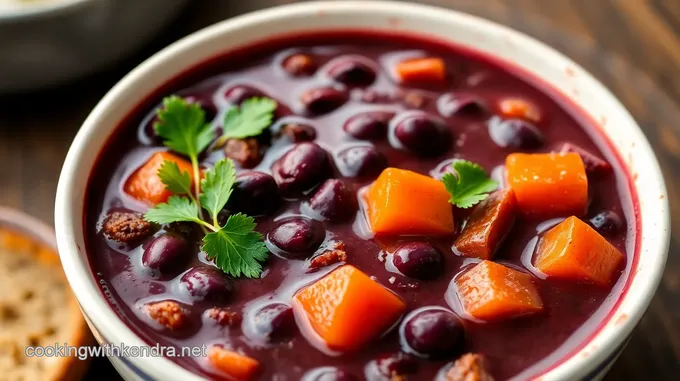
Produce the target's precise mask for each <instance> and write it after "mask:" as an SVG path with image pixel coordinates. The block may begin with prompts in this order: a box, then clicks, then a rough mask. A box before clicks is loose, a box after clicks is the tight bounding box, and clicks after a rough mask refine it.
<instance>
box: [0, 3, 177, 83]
mask: <svg viewBox="0 0 680 381" xmlns="http://www.w3.org/2000/svg"><path fill="white" fill-rule="evenodd" d="M185 3H187V1H186V0H143V1H140V0H33V1H32V2H30V3H27V4H24V5H21V6H17V5H10V4H0V47H2V48H1V52H0V93H7V92H14V91H25V90H33V89H36V88H39V87H43V86H53V85H56V84H59V83H62V82H64V81H67V80H70V79H73V78H76V77H79V76H83V75H85V74H89V73H92V72H93V71H95V70H97V69H100V68H102V67H104V66H106V65H107V64H111V63H113V62H115V61H117V60H120V59H121V58H123V56H124V55H125V54H127V53H129V52H131V51H133V50H134V49H136V48H138V47H140V46H141V44H143V43H144V42H145V41H147V40H148V38H150V37H151V36H152V35H153V33H154V32H156V31H157V30H158V29H159V28H160V27H161V26H163V25H164V24H166V23H167V22H168V21H169V20H170V19H171V18H172V17H174V16H175V15H176V14H177V12H178V11H179V10H180V9H181V6H182V5H184V4H185Z"/></svg>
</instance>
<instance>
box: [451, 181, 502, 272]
mask: <svg viewBox="0 0 680 381" xmlns="http://www.w3.org/2000/svg"><path fill="white" fill-rule="evenodd" d="M514 221H515V195H514V193H513V192H512V189H501V190H498V191H496V192H494V193H492V194H491V195H489V197H488V198H487V199H486V200H484V201H482V202H481V203H480V204H479V205H477V206H476V207H475V209H474V210H473V211H472V214H471V215H470V219H469V220H468V221H467V223H466V224H465V228H464V229H463V231H462V232H461V233H460V235H459V236H458V237H456V240H455V241H454V242H453V247H454V248H455V250H456V251H458V252H459V253H460V254H462V255H464V256H466V257H474V258H480V259H491V257H492V256H493V254H494V252H495V251H496V249H497V248H498V245H499V244H500V243H501V241H502V240H503V238H505V236H506V235H507V234H508V232H509V231H510V228H512V224H513V222H514Z"/></svg>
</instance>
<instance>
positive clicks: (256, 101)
mask: <svg viewBox="0 0 680 381" xmlns="http://www.w3.org/2000/svg"><path fill="white" fill-rule="evenodd" d="M276 107H277V103H276V101H275V100H273V99H271V98H265V97H253V98H249V99H246V100H245V101H243V103H241V106H240V107H239V106H232V107H231V108H230V109H229V110H227V112H226V114H225V115H224V134H222V136H221V137H220V138H219V139H218V140H217V143H216V144H215V145H216V146H218V147H221V146H223V145H224V144H225V143H226V142H227V140H229V139H245V138H249V137H251V136H257V135H259V134H261V133H262V131H264V130H265V129H266V128H267V127H269V125H271V124H272V118H273V117H274V111H275V110H276Z"/></svg>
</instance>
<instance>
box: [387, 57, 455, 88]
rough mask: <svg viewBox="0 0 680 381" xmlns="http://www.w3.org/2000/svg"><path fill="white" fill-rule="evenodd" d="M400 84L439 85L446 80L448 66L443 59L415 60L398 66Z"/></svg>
mask: <svg viewBox="0 0 680 381" xmlns="http://www.w3.org/2000/svg"><path fill="white" fill-rule="evenodd" d="M396 72H397V77H398V78H399V81H400V82H420V83H424V82H427V83H437V82H442V81H444V80H445V79H446V64H445V63H444V60H442V59H441V58H431V57H426V58H414V59H410V60H406V61H402V62H400V63H398V64H397V66H396Z"/></svg>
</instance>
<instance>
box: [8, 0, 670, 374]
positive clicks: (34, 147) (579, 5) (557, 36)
mask: <svg viewBox="0 0 680 381" xmlns="http://www.w3.org/2000/svg"><path fill="white" fill-rule="evenodd" d="M288 2H292V1H285V0H283V1H281V0H279V1H276V0H251V1H237V0H234V1H227V0H204V1H201V2H194V4H192V5H191V6H190V7H188V8H187V10H186V11H185V12H184V14H183V15H182V16H181V18H180V19H178V20H176V21H175V22H174V24H173V25H172V26H171V27H169V28H167V29H166V31H165V32H163V33H162V34H161V35H160V36H158V37H157V38H156V39H155V40H154V41H152V42H151V43H150V44H148V45H147V46H146V47H145V48H144V49H143V51H141V52H139V53H137V54H136V55H135V56H134V57H131V58H129V59H127V60H125V61H124V62H122V63H120V64H118V65H117V66H116V67H113V68H109V69H108V70H106V71H103V72H101V73H98V74H96V75H93V76H90V77H88V78H85V79H82V80H79V81H76V82H75V83H72V84H68V85H64V86H62V87H60V88H58V89H52V90H47V91H41V92H37V93H30V94H23V95H13V96H5V97H0V179H1V180H0V204H2V205H8V206H13V207H17V208H19V209H23V210H25V211H27V212H28V213H31V214H33V215H35V216H37V217H39V218H41V219H43V220H44V221H46V222H49V223H52V218H53V211H52V210H53V203H54V191H55V189H56V183H57V179H58V175H59V171H60V169H61V161H62V160H63V158H64V156H65V154H66V151H67V149H68V146H69V144H70V141H71V139H72V138H73V136H74V134H75V133H76V131H77V129H78V127H79V125H80V123H81V122H82V121H83V120H84V118H85V117H86V116H87V113H88V112H89V110H91V109H92V107H93V106H94V105H95V104H96V102H97V101H98V100H99V98H101V96H102V95H103V94H104V93H105V92H106V91H107V89H109V88H110V87H111V86H112V85H113V84H114V83H115V82H116V81H117V80H118V79H120V78H121V77H122V76H123V75H124V74H125V73H127V72H128V71H129V70H130V69H131V68H133V67H134V66H135V65H136V64H137V63H139V62H140V61H141V60H142V59H144V58H146V57H148V56H149V55H151V54H153V53H154V52H155V51H157V50H159V49H161V48H162V47H164V46H166V45H167V44H169V43H171V42H172V41H174V40H176V39H177V38H179V37H182V36H184V35H186V34H188V33H190V32H192V31H195V30H197V29H199V28H201V27H203V26H206V25H209V24H211V23H214V22H217V21H219V20H222V19H224V18H227V17H229V16H233V15H237V14H240V13H244V12H247V11H250V10H254V9H259V8H263V7H266V6H270V5H273V4H282V3H288ZM421 2H424V3H430V4H434V5H440V6H445V7H451V8H455V9H460V10H463V11H466V12H469V13H472V14H475V15H479V16H482V17H486V18H489V19H491V20H494V21H498V22H501V23H504V24H507V25H510V26H512V27H514V28H516V29H519V30H521V31H524V32H526V33H528V34H530V35H533V36H535V37H537V38H538V39H540V40H543V41H545V42H547V43H549V44H551V45H553V46H555V47H556V48H558V49H559V50H561V51H563V52H564V53H566V54H567V55H569V56H570V57H571V58H573V59H574V60H576V61H577V62H579V63H580V64H582V65H583V66H584V67H586V68H587V69H588V70H590V71H591V72H593V74H595V76H596V77H598V78H599V79H600V80H602V81H603V82H604V83H605V84H606V85H607V86H608V87H609V88H610V89H611V90H612V91H613V92H614V93H615V94H616V95H617V96H618V97H619V98H620V99H621V100H622V101H623V103H624V104H625V105H626V106H627V107H628V108H629V110H630V111H631V113H632V114H633V115H634V116H635V117H636V119H637V120H638V121H639V123H640V124H641V125H642V127H643V129H644V131H645V134H646V135H647V137H648V139H649V140H650V142H651V144H652V146H653V147H654V149H655V152H656V154H657V156H658V158H659V161H660V162H661V165H662V168H663V171H664V173H665V175H666V181H667V186H668V191H669V197H670V201H671V209H672V223H673V238H672V243H671V250H670V255H669V258H668V265H667V269H666V272H665V274H664V277H663V280H662V283H661V286H660V288H659V291H658V292H657V295H656V297H655V298H654V300H653V301H652V304H651V306H650V308H649V311H648V313H647V314H646V316H645V317H644V319H643V320H642V322H641V323H640V325H639V327H638V328H637V329H636V331H635V332H634V334H633V336H632V338H631V341H630V344H629V345H628V347H627V348H626V349H625V351H624V352H623V354H622V355H621V358H620V359H619V361H618V362H617V363H616V364H615V365H614V367H613V369H612V370H611V372H610V373H609V375H608V376H607V378H606V379H607V380H608V381H614V380H678V379H680V258H679V257H678V255H677V252H678V249H680V176H677V173H679V172H680V111H679V105H680V75H679V74H678V72H679V69H680V37H679V36H680V1H678V0H485V1H483V0H428V1H421ZM46 64H48V63H46ZM88 378H91V379H93V380H94V379H112V380H113V379H117V376H115V371H114V370H113V369H112V368H111V367H110V365H109V364H108V362H107V361H106V360H105V359H98V360H96V361H94V365H93V368H92V369H91V371H90V373H89V375H88Z"/></svg>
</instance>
